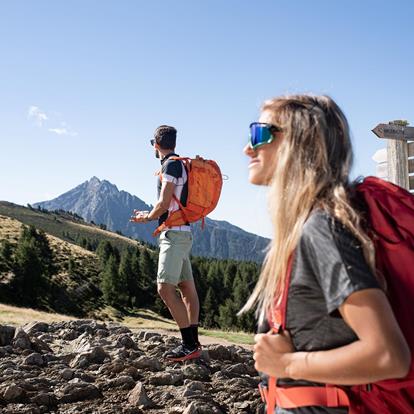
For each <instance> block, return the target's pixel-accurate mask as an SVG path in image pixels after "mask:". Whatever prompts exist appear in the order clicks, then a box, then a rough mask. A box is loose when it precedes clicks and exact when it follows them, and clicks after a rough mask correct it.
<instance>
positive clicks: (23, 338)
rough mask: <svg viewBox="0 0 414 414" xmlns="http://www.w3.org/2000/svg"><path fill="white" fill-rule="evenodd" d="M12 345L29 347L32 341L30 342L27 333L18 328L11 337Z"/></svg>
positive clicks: (23, 347)
mask: <svg viewBox="0 0 414 414" xmlns="http://www.w3.org/2000/svg"><path fill="white" fill-rule="evenodd" d="M13 346H14V347H15V348H21V349H31V348H32V343H31V342H30V338H29V335H28V334H27V333H26V332H25V331H24V330H23V329H21V328H19V329H18V330H17V331H16V332H15V334H14V338H13Z"/></svg>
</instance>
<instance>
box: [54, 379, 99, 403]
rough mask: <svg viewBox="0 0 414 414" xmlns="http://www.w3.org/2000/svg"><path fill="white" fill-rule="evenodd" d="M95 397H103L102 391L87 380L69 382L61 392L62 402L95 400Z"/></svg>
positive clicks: (60, 399)
mask: <svg viewBox="0 0 414 414" xmlns="http://www.w3.org/2000/svg"><path fill="white" fill-rule="evenodd" d="M95 398H102V394H101V392H100V391H99V389H98V388H97V387H96V386H95V385H93V384H88V383H85V382H80V383H75V384H68V385H66V386H65V387H63V388H62V390H61V391H60V393H59V402H60V403H71V402H75V401H84V400H93V399H95Z"/></svg>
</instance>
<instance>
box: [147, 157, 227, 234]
mask: <svg viewBox="0 0 414 414" xmlns="http://www.w3.org/2000/svg"><path fill="white" fill-rule="evenodd" d="M169 159H170V160H179V161H182V163H183V165H184V167H185V169H186V171H187V177H188V178H187V179H188V196H187V203H186V205H185V206H183V205H182V203H181V202H180V200H178V198H177V197H176V196H175V195H173V198H174V200H175V201H176V202H177V203H178V206H179V207H180V208H179V210H176V211H174V212H172V213H170V214H169V215H168V218H167V220H165V222H164V223H162V224H161V226H159V227H158V228H157V229H156V230H155V231H154V233H153V235H154V236H156V235H157V234H159V233H160V232H161V231H162V230H164V229H165V228H166V227H172V226H181V225H183V224H186V223H194V222H195V221H198V220H200V219H201V220H202V228H204V218H205V217H206V216H207V215H208V214H209V213H211V212H212V211H213V210H214V209H215V207H216V205H217V203H218V201H219V198H220V193H221V187H222V186H223V177H222V175H221V171H220V168H219V166H218V165H217V163H216V162H215V161H212V160H205V159H203V158H201V157H200V156H198V155H197V156H196V158H188V157H170V158H169ZM159 174H160V178H161V179H162V177H161V173H159Z"/></svg>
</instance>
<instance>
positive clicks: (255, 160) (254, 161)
mask: <svg viewBox="0 0 414 414" xmlns="http://www.w3.org/2000/svg"><path fill="white" fill-rule="evenodd" d="M258 163H259V160H257V159H253V160H251V161H250V163H249V168H251V167H253V166H254V165H255V164H258Z"/></svg>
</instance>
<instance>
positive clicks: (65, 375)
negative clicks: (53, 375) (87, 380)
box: [60, 368, 75, 381]
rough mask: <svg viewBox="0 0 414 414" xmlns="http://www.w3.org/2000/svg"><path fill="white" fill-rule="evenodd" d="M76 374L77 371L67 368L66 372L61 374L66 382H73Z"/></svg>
mask: <svg viewBox="0 0 414 414" xmlns="http://www.w3.org/2000/svg"><path fill="white" fill-rule="evenodd" d="M74 374H75V371H74V370H73V369H70V368H66V369H64V370H63V371H62V372H61V373H60V376H61V377H62V378H63V379H64V380H66V381H69V380H71V379H72V378H73V375H74Z"/></svg>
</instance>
